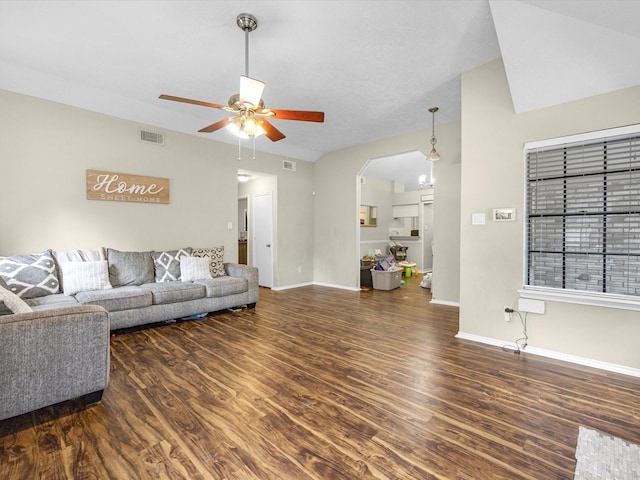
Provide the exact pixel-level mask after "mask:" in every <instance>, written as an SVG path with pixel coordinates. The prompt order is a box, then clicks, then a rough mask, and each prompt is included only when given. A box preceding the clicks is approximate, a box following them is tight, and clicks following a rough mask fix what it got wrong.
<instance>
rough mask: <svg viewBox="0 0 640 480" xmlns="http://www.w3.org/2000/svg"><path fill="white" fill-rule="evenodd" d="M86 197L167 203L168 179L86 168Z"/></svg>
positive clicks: (115, 200)
mask: <svg viewBox="0 0 640 480" xmlns="http://www.w3.org/2000/svg"><path fill="white" fill-rule="evenodd" d="M87 199H88V200H106V201H109V202H138V203H169V179H168V178H160V177H144V176H142V175H129V174H127V173H114V172H104V171H101V170H87Z"/></svg>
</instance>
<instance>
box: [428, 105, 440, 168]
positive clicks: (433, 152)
mask: <svg viewBox="0 0 640 480" xmlns="http://www.w3.org/2000/svg"><path fill="white" fill-rule="evenodd" d="M429 111H430V112H431V152H429V156H428V157H427V160H431V161H432V162H437V161H438V160H440V154H439V153H438V151H437V150H436V143H437V141H438V140H436V112H437V111H438V107H431V108H430V109H429Z"/></svg>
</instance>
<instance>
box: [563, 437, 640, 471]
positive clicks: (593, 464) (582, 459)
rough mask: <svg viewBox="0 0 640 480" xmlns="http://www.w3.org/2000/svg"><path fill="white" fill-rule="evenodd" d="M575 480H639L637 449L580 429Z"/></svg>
mask: <svg viewBox="0 0 640 480" xmlns="http://www.w3.org/2000/svg"><path fill="white" fill-rule="evenodd" d="M576 460H577V463H576V472H575V476H574V479H575V480H596V479H597V480H600V479H606V480H638V479H640V445H635V444H633V443H629V442H627V441H625V440H622V439H621V438H616V437H612V436H610V435H605V434H604V433H601V432H597V431H595V430H590V429H588V428H585V427H580V428H579V430H578V445H577V447H576Z"/></svg>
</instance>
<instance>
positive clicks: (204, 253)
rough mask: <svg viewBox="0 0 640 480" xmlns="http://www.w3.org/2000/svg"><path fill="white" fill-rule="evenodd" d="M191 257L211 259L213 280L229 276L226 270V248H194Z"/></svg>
mask: <svg viewBox="0 0 640 480" xmlns="http://www.w3.org/2000/svg"><path fill="white" fill-rule="evenodd" d="M191 255H193V256H194V257H204V258H208V259H209V270H210V271H211V276H212V277H213V278H215V277H224V276H225V275H226V274H227V273H226V272H225V270H224V246H223V247H216V248H194V249H193V251H192V252H191Z"/></svg>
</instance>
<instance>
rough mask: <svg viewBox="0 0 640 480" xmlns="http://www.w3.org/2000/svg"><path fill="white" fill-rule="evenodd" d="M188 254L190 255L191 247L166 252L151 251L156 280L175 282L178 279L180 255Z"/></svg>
mask: <svg viewBox="0 0 640 480" xmlns="http://www.w3.org/2000/svg"><path fill="white" fill-rule="evenodd" d="M189 256H191V247H187V248H181V249H180V250H169V251H166V252H153V264H154V266H155V270H156V282H175V281H177V280H180V257H189Z"/></svg>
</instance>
